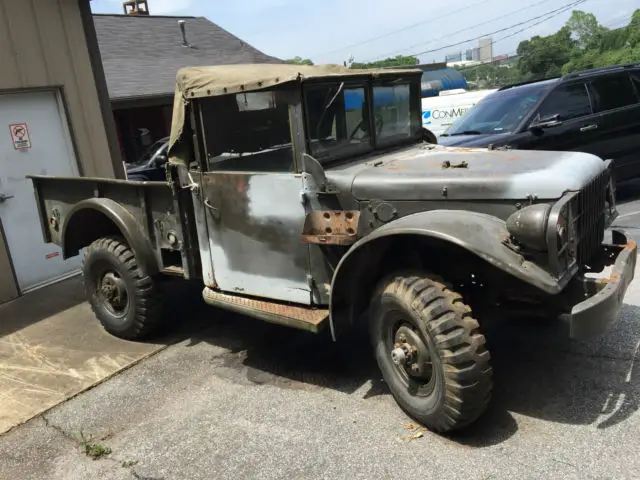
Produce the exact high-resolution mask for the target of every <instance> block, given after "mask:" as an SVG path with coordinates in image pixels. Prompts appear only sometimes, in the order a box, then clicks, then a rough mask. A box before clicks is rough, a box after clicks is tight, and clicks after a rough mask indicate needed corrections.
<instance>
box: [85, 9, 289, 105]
mask: <svg viewBox="0 0 640 480" xmlns="http://www.w3.org/2000/svg"><path fill="white" fill-rule="evenodd" d="M93 20H94V24H95V28H96V34H97V37H98V45H99V47H100V54H101V56H102V63H103V66H104V72H105V76H106V79H107V88H108V90H109V97H110V99H111V100H112V101H114V100H119V101H122V100H127V99H140V98H149V97H157V96H171V95H173V93H174V91H175V82H176V74H177V72H178V70H179V69H181V68H184V67H189V66H200V65H223V64H238V63H284V62H283V61H282V60H280V59H278V58H275V57H272V56H270V55H267V54H265V53H263V52H261V51H260V50H258V49H256V48H254V47H252V46H251V45H249V44H248V43H246V42H244V41H243V40H241V39H239V38H238V37H236V36H235V35H233V34H232V33H230V32H228V31H226V30H224V29H223V28H221V27H219V26H218V25H216V24H215V23H213V22H211V21H209V20H207V19H206V18H204V17H173V16H171V17H169V16H154V15H149V16H147V15H140V16H136V15H105V14H94V15H93ZM179 20H184V21H185V30H186V37H187V41H188V42H189V44H190V45H191V46H190V47H185V46H183V42H182V36H181V33H180V28H179V25H178V21H179Z"/></svg>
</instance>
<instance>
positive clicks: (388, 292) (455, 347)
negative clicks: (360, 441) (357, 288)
mask: <svg viewBox="0 0 640 480" xmlns="http://www.w3.org/2000/svg"><path fill="white" fill-rule="evenodd" d="M370 314H371V317H370V333H371V338H372V341H373V345H374V351H375V356H376V360H377V362H378V366H379V367H380V370H381V372H382V375H383V377H384V379H385V381H386V382H387V384H388V385H389V388H390V390H391V393H392V394H393V396H394V398H395V399H396V401H397V402H398V404H399V405H400V406H401V407H402V408H403V409H404V410H405V411H406V412H407V413H408V414H409V415H410V416H412V417H413V418H415V419H416V420H418V421H419V422H421V423H422V424H424V425H425V426H426V427H427V428H429V429H431V430H433V431H436V432H447V431H451V430H456V429H460V428H462V427H464V426H467V425H469V424H470V423H472V422H473V421H475V420H476V419H477V418H478V417H479V416H480V415H481V414H482V412H483V411H484V410H485V408H486V406H487V404H488V402H489V399H490V396H491V388H492V381H491V376H492V369H491V366H490V365H489V352H488V351H487V349H486V347H485V338H484V336H483V335H482V334H481V333H480V330H479V325H478V322H477V321H476V320H475V319H473V318H472V317H471V309H470V308H469V307H468V306H467V305H465V304H464V303H463V302H462V297H461V296H460V295H459V294H457V293H455V292H453V291H451V290H449V289H448V288H447V287H446V286H445V285H444V284H443V283H442V282H441V281H439V279H437V278H436V277H434V276H425V275H421V274H420V275H407V276H403V275H394V276H392V277H389V278H387V279H386V280H384V281H382V282H381V283H380V285H379V288H378V289H377V290H376V294H375V295H374V298H373V299H372V302H371V309H370Z"/></svg>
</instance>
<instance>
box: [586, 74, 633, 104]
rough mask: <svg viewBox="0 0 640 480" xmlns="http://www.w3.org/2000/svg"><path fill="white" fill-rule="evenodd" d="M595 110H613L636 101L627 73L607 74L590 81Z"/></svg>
mask: <svg viewBox="0 0 640 480" xmlns="http://www.w3.org/2000/svg"><path fill="white" fill-rule="evenodd" d="M591 90H592V93H593V99H594V104H595V108H596V111H597V112H604V111H607V110H614V109H616V108H622V107H626V106H629V105H634V104H636V103H638V96H637V94H636V91H635V89H634V87H633V83H631V77H630V76H629V75H627V74H621V75H609V76H606V77H601V78H596V79H594V80H592V81H591Z"/></svg>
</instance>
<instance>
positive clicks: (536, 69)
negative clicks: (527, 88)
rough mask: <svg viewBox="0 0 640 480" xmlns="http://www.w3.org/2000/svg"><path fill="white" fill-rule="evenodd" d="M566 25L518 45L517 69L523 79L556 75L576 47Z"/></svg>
mask: <svg viewBox="0 0 640 480" xmlns="http://www.w3.org/2000/svg"><path fill="white" fill-rule="evenodd" d="M576 43H577V42H576V40H574V39H573V38H572V37H571V30H570V29H569V27H567V26H566V25H565V26H564V27H562V28H561V29H560V30H558V31H557V32H556V33H554V34H553V35H549V36H547V37H540V36H535V37H533V38H532V39H531V40H525V41H524V42H520V45H518V56H519V59H518V69H519V70H520V73H521V74H522V75H523V77H524V78H525V79H536V78H544V77H551V76H555V75H558V74H559V73H560V71H561V69H562V67H563V65H565V64H566V63H567V62H569V60H570V59H571V56H572V53H573V52H574V51H575V49H576V48H577V45H576Z"/></svg>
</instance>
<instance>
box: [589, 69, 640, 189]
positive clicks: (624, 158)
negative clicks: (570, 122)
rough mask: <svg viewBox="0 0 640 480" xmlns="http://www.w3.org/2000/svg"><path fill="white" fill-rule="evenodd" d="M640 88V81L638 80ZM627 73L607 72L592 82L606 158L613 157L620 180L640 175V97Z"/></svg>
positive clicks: (614, 166)
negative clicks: (600, 119) (600, 118)
mask: <svg viewBox="0 0 640 480" xmlns="http://www.w3.org/2000/svg"><path fill="white" fill-rule="evenodd" d="M636 84H637V85H638V86H639V87H640V80H637V83H636ZM636 90H637V89H636V88H635V87H634V81H633V77H632V76H631V75H629V73H627V72H622V73H615V74H606V75H601V76H599V77H596V78H594V79H593V80H591V82H590V91H591V96H592V98H593V99H594V106H595V109H596V111H597V112H599V113H600V115H601V117H602V121H601V122H600V127H599V129H600V134H601V135H602V138H603V142H602V154H601V155H600V156H601V157H602V158H603V159H611V160H613V168H614V172H615V176H616V180H617V181H624V180H628V179H631V178H634V177H638V176H640V96H639V91H636Z"/></svg>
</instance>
